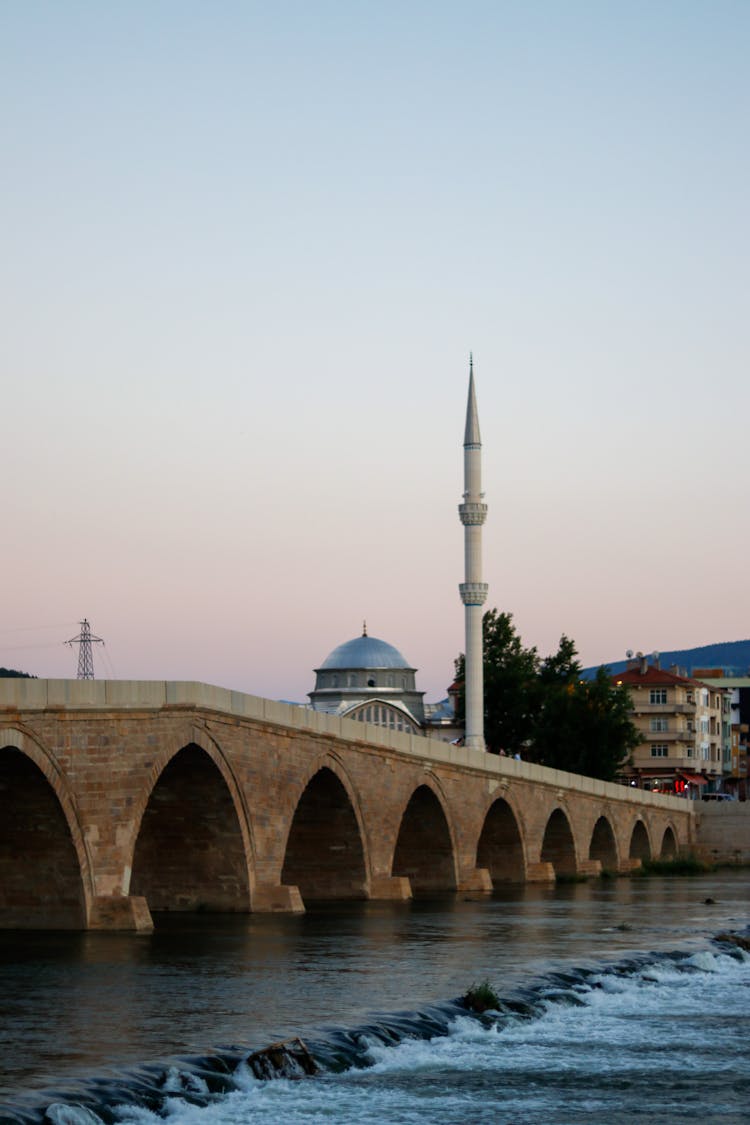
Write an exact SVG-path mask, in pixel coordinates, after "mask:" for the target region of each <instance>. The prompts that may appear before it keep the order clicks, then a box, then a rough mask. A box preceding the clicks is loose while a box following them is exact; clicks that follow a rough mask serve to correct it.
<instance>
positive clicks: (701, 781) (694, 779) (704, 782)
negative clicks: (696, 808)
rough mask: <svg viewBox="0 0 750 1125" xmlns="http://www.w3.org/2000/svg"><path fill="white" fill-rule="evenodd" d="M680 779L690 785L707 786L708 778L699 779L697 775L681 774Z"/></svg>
mask: <svg viewBox="0 0 750 1125" xmlns="http://www.w3.org/2000/svg"><path fill="white" fill-rule="evenodd" d="M680 777H684V779H685V781H689V782H690V784H691V785H708V778H707V777H701V775H700V774H699V773H683V774H680Z"/></svg>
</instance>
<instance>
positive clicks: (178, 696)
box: [0, 678, 692, 813]
mask: <svg viewBox="0 0 750 1125" xmlns="http://www.w3.org/2000/svg"><path fill="white" fill-rule="evenodd" d="M57 709H63V710H71V711H78V710H81V711H86V710H87V709H93V710H99V711H108V710H112V711H130V710H136V711H144V710H170V709H188V710H191V711H192V710H195V711H203V712H217V713H218V714H220V715H224V716H230V715H231V716H236V717H237V718H240V719H251V720H252V719H254V720H257V721H261V722H264V723H268V724H270V725H272V726H277V727H282V728H289V729H290V730H292V731H300V732H302V731H304V732H310V733H313V734H319V735H331V736H333V737H334V738H336V739H338V740H341V741H342V742H347V743H358V744H362V743H366V744H368V745H370V746H372V747H379V748H385V749H388V750H392V751H395V752H396V753H398V754H408V755H410V756H412V757H417V758H421V759H424V760H425V761H428V762H432V763H435V764H447V765H452V766H458V767H463V768H465V769H469V770H481V771H482V772H483V773H486V774H488V775H490V776H496V777H500V778H508V779H511V778H515V779H518V780H524V781H529V782H533V783H536V784H539V785H547V786H555V787H557V788H560V789H564V790H574V791H577V792H580V793H586V794H588V795H590V796H595V797H601V798H602V799H604V798H606V799H608V800H616V801H626V802H629V803H630V804H632V805H638V806H645V807H653V808H659V809H666V808H672V809H674V810H675V811H676V812H681V813H684V812H685V811H686V809H687V811H692V809H691V806H690V804H689V802H687V801H686V800H685V798H683V797H671V796H669V795H667V794H662V793H651V792H649V791H647V790H643V789H635V788H633V787H630V786H625V785H617V784H614V783H612V782H607V781H599V780H598V779H596V778H592V777H584V776H582V775H580V774H574V773H567V772H566V771H564V770H557V769H550V768H549V767H547V766H539V765H536V764H534V763H533V762H524V761H519V760H518V759H516V758H510V757H500V756H498V755H495V754H488V753H486V752H485V751H481V750H472V749H469V748H468V747H466V746H454V745H452V744H451V743H447V742H441V741H440V740H439V739H437V738H426V737H422V736H420V735H416V734H412V733H406V732H402V731H397V730H390V729H387V728H385V727H380V726H376V725H375V724H373V723H362V722H359V721H357V720H354V719H345V718H342V717H341V716H339V715H331V714H328V713H327V712H325V711H314V710H313V709H312V708H310V707H306V706H297V705H295V704H292V703H281V702H276V701H274V700H271V699H263V698H262V697H261V696H256V695H248V694H245V693H244V692H240V691H232V690H230V689H228V688H221V687H216V686H214V685H211V684H203V683H199V682H196V681H179V680H178V681H172V680H24V679H16V678H8V679H0V718H1V717H2V713H3V712H7V711H11V712H14V711H18V710H23V711H30V712H33V711H54V710H57Z"/></svg>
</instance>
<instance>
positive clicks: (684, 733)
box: [638, 729, 695, 747]
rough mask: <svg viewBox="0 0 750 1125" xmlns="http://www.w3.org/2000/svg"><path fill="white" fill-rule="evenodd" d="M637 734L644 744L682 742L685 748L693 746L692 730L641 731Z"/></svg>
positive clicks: (693, 735)
mask: <svg viewBox="0 0 750 1125" xmlns="http://www.w3.org/2000/svg"><path fill="white" fill-rule="evenodd" d="M638 733H639V734H640V735H641V737H642V739H643V741H644V742H682V743H684V745H685V746H693V747H694V746H695V731H692V730H682V729H678V730H641V731H639V732H638Z"/></svg>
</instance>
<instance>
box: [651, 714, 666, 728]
mask: <svg viewBox="0 0 750 1125" xmlns="http://www.w3.org/2000/svg"><path fill="white" fill-rule="evenodd" d="M651 730H655V731H665V730H669V719H667V718H662V717H661V716H659V718H658V719H652V720H651Z"/></svg>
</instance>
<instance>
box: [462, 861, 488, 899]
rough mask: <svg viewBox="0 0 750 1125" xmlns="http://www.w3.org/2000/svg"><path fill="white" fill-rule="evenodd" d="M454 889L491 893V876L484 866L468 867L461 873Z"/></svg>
mask: <svg viewBox="0 0 750 1125" xmlns="http://www.w3.org/2000/svg"><path fill="white" fill-rule="evenodd" d="M456 889H457V890H459V891H479V892H481V893H482V894H492V876H491V875H490V873H489V871H488V870H487V868H486V867H470V868H469V869H468V870H467V871H464V872H463V873H462V875H461V878H460V879H459V880H458V887H457V888H456Z"/></svg>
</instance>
